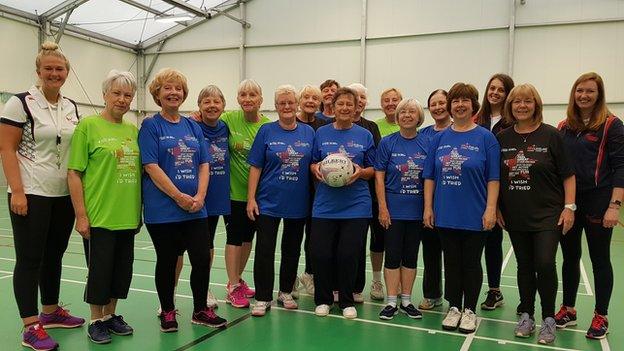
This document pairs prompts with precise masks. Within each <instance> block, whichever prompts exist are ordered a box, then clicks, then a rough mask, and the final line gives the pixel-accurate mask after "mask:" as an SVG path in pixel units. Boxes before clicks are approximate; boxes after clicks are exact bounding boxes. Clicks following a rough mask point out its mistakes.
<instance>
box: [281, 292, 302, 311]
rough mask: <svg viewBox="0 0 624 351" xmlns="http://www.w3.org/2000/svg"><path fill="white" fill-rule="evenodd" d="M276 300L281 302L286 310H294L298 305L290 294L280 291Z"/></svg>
mask: <svg viewBox="0 0 624 351" xmlns="http://www.w3.org/2000/svg"><path fill="white" fill-rule="evenodd" d="M277 302H278V303H281V304H282V305H283V306H284V308H285V309H287V310H296V309H297V308H298V307H299V305H297V302H296V301H295V299H294V298H293V296H292V294H288V293H285V292H281V291H280V292H279V293H277Z"/></svg>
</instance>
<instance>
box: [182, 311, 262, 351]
mask: <svg viewBox="0 0 624 351" xmlns="http://www.w3.org/2000/svg"><path fill="white" fill-rule="evenodd" d="M249 317H251V313H246V314H244V315H242V316H240V317H238V318H236V319H235V320H233V321H232V322H230V323H228V324H227V327H225V328H219V329H215V330H213V331H211V332H210V333H208V334H206V335H204V336H202V337H200V338H197V339H195V340H193V341H191V342H189V343H188V344H186V345H183V346H181V347H178V348H177V349H175V351H184V350H188V349H190V348H191V347H193V346H195V345H197V344H200V343H202V342H204V341H206V340H208V339H210V338H212V337H213V336H215V335H217V334H219V333H222V332H224V331H226V330H228V329H230V328H232V327H233V326H235V325H237V324H238V323H240V322H243V321H245V320H247V319H249Z"/></svg>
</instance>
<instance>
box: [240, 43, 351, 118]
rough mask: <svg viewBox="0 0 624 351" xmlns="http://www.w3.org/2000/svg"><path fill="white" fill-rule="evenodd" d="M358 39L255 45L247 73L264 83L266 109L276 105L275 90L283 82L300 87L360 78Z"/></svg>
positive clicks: (251, 51) (344, 81)
mask: <svg viewBox="0 0 624 351" xmlns="http://www.w3.org/2000/svg"><path fill="white" fill-rule="evenodd" d="M359 48H360V47H359V43H341V44H322V45H321V44H318V45H301V46H285V47H277V48H254V49H248V50H247V76H248V77H249V78H253V79H255V80H256V81H258V83H259V84H260V85H261V86H262V89H263V93H264V103H263V105H262V107H263V108H265V109H274V108H275V107H274V103H273V102H274V101H273V91H274V90H275V88H277V87H278V86H280V85H282V84H292V85H294V86H295V87H296V88H297V89H299V88H301V86H302V85H304V84H313V85H319V84H320V83H322V82H323V81H324V80H326V79H330V78H331V79H335V80H337V81H339V82H340V83H341V84H343V83H344V84H346V83H348V82H349V83H350V82H355V81H358V79H359V60H360V56H359Z"/></svg>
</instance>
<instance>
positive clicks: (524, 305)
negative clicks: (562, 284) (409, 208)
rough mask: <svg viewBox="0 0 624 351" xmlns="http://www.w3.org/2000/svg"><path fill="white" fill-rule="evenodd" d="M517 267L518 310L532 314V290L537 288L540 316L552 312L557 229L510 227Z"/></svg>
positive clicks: (552, 313)
mask: <svg viewBox="0 0 624 351" xmlns="http://www.w3.org/2000/svg"><path fill="white" fill-rule="evenodd" d="M509 237H510V238H511V244H512V245H513V249H514V254H515V255H516V262H517V267H518V273H517V277H518V278H517V279H518V290H519V292H520V308H519V309H518V311H519V312H526V313H528V314H529V315H531V316H533V315H534V314H535V293H536V292H539V295H540V301H541V305H542V319H546V318H547V317H554V316H555V299H556V297H557V285H558V283H559V282H558V279H557V264H556V256H557V247H558V245H559V239H560V237H561V232H560V231H555V230H548V231H539V232H516V231H510V232H509Z"/></svg>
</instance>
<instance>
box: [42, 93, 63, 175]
mask: <svg viewBox="0 0 624 351" xmlns="http://www.w3.org/2000/svg"><path fill="white" fill-rule="evenodd" d="M42 94H43V92H42ZM45 102H46V104H48V113H49V114H50V119H51V120H52V122H53V123H54V128H55V129H56V167H57V168H58V169H61V129H62V128H63V126H62V125H61V121H62V119H61V117H62V116H61V114H62V113H63V111H62V107H63V99H62V98H61V99H59V101H57V103H56V119H55V118H54V115H53V114H52V104H50V102H49V101H48V100H47V99H45Z"/></svg>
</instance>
